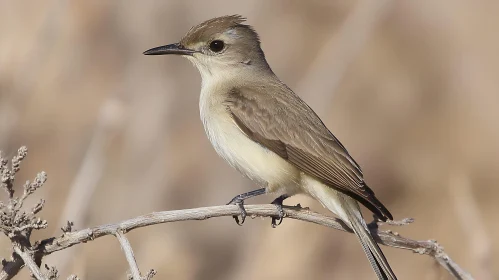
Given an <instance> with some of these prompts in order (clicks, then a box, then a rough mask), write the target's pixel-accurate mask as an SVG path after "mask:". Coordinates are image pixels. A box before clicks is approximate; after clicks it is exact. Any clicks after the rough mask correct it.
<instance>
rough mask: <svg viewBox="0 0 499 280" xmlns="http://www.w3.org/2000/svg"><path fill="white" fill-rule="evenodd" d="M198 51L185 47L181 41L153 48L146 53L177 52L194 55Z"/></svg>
mask: <svg viewBox="0 0 499 280" xmlns="http://www.w3.org/2000/svg"><path fill="white" fill-rule="evenodd" d="M195 52H196V51H194V50H189V49H186V48H184V46H182V45H180V44H179V43H176V44H169V45H166V46H161V47H156V48H152V49H150V50H147V51H145V52H144V54H145V55H164V54H177V55H192V54H193V53H195Z"/></svg>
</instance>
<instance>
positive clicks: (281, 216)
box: [271, 194, 289, 228]
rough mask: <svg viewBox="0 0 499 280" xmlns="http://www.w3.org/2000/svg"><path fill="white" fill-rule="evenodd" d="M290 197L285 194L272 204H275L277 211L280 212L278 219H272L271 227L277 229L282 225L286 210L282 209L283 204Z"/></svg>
mask: <svg viewBox="0 0 499 280" xmlns="http://www.w3.org/2000/svg"><path fill="white" fill-rule="evenodd" d="M288 197H289V195H287V194H283V195H281V196H279V197H278V198H276V199H274V201H272V202H271V204H274V205H275V206H276V207H277V211H278V212H279V217H278V218H276V217H272V223H271V225H272V227H273V228H276V227H277V226H278V225H280V224H281V223H282V220H283V219H284V210H283V209H282V202H283V201H284V200H285V199H286V198H288Z"/></svg>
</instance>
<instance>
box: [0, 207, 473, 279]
mask: <svg viewBox="0 0 499 280" xmlns="http://www.w3.org/2000/svg"><path fill="white" fill-rule="evenodd" d="M245 208H246V211H247V212H248V215H250V216H252V217H275V216H278V214H279V213H278V211H277V209H276V207H275V206H274V205H247V206H245ZM284 212H285V215H286V217H288V218H291V219H295V220H300V221H306V222H311V223H315V224H318V225H323V226H327V227H330V228H334V229H337V230H341V231H346V232H351V230H350V229H349V228H348V227H347V226H346V225H344V224H343V223H342V222H341V220H339V219H336V218H332V217H328V216H324V215H321V214H319V213H316V212H313V211H310V210H308V209H304V208H299V207H284ZM237 214H239V209H238V207H237V206H234V205H223V206H213V207H202V208H194V209H185V210H173V211H163V212H154V213H151V214H147V215H144V216H140V217H136V218H133V219H130V220H125V221H122V222H120V223H117V224H107V225H102V226H97V227H93V228H87V229H83V230H79V231H75V232H71V233H66V234H64V235H62V236H61V237H58V238H49V239H46V240H43V241H42V242H40V243H39V244H38V248H37V249H36V252H37V253H38V254H40V255H43V256H45V255H48V254H51V253H53V252H56V251H60V250H64V249H66V248H68V247H71V246H74V245H76V244H80V243H85V242H89V241H92V240H94V239H96V238H99V237H102V236H106V235H115V234H116V232H117V231H118V230H120V229H121V230H123V231H126V232H128V231H131V230H134V229H136V228H141V227H146V226H151V225H155V224H161V223H169V222H179V221H189V220H206V219H209V218H215V217H223V216H229V217H232V216H233V215H237ZM372 233H373V235H374V236H375V238H376V239H377V241H378V242H379V243H380V244H383V245H386V246H390V247H395V248H401V249H406V250H411V251H413V252H415V253H418V254H425V255H429V256H431V257H433V258H435V260H436V261H437V262H438V263H439V264H440V265H441V266H443V267H444V268H445V269H446V270H447V271H449V273H450V274H451V275H453V276H454V277H455V278H456V279H465V280H469V279H473V278H472V277H471V275H469V274H468V273H467V272H466V271H465V270H464V269H462V268H461V267H460V266H459V265H458V264H457V263H455V262H454V261H453V260H452V259H451V258H450V257H449V256H448V255H447V253H445V251H444V250H443V248H442V247H441V246H440V245H439V244H438V243H437V242H436V241H433V240H429V241H416V240H411V239H408V238H404V237H402V236H400V235H398V234H394V233H392V232H391V231H379V230H378V229H377V228H374V229H373V230H372ZM17 261H20V260H17ZM5 269H6V268H5V267H4V270H5ZM11 273H15V272H14V271H12V272H11ZM0 276H1V275H0ZM0 279H7V278H2V277H0Z"/></svg>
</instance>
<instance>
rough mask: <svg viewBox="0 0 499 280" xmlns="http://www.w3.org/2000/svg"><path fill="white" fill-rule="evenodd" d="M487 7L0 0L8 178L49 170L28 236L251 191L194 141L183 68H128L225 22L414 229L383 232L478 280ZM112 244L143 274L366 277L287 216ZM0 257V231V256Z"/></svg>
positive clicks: (367, 1) (91, 252) (333, 242)
mask: <svg viewBox="0 0 499 280" xmlns="http://www.w3.org/2000/svg"><path fill="white" fill-rule="evenodd" d="M498 10H499V2H497V1H464V0H458V1H456V0H441V1H437V2H435V1H429V0H428V1H389V0H385V1H379V0H359V1H284V0H283V1H264V0H260V1H244V2H243V1H237V2H236V1H194V0H190V1H158V0H155V1H98V0H92V1H60V0H52V1H3V2H1V3H0V34H2V39H1V42H0V149H1V150H2V151H3V152H4V154H5V155H6V156H12V155H14V154H15V152H16V150H17V149H18V148H19V147H20V146H21V145H27V146H28V148H29V151H30V152H29V155H28V159H27V161H25V162H24V163H23V168H22V171H21V173H20V176H19V177H18V183H19V184H21V182H23V180H26V179H31V178H32V177H34V175H35V174H36V172H38V171H41V170H44V171H46V172H47V173H48V175H49V181H48V182H47V184H46V185H45V186H44V187H43V189H41V190H40V191H39V192H38V193H37V196H38V197H43V198H45V199H46V200H47V202H46V206H45V209H44V211H43V212H42V216H43V217H44V218H45V219H47V220H48V222H49V227H48V229H46V230H43V231H40V232H37V234H36V235H35V236H34V237H33V239H38V238H45V237H50V236H54V235H60V233H61V232H60V227H61V226H63V225H64V224H65V222H66V221H67V220H72V221H74V223H75V228H76V229H82V228H85V227H91V226H96V225H100V224H105V223H113V222H118V221H120V220H124V219H128V218H132V217H135V216H138V215H142V214H146V213H149V212H152V211H162V210H172V209H183V208H194V207H201V206H212V205H221V204H225V203H226V202H228V201H229V200H230V199H231V198H232V197H233V196H235V195H236V194H239V193H243V192H246V191H249V190H253V189H255V188H256V186H255V185H254V184H252V183H251V182H250V181H248V180H247V179H245V178H243V177H242V176H241V175H239V173H237V172H236V171H234V170H232V169H231V168H230V167H229V166H228V165H227V164H226V163H225V162H224V161H223V160H222V159H221V158H219V157H218V156H217V155H216V153H215V151H214V149H213V148H212V147H211V145H210V144H209V142H208V140H207V138H206V136H205V134H204V130H203V128H202V125H201V122H200V120H199V112H198V97H199V90H200V83H201V80H200V76H199V74H198V73H197V70H196V69H194V67H192V65H190V63H189V62H187V61H186V60H184V59H182V58H180V57H171V56H169V57H146V56H143V55H142V52H143V51H144V50H146V49H149V48H151V47H156V46H159V45H163V44H166V43H173V42H177V41H178V40H180V38H181V37H182V35H183V34H185V33H186V32H187V31H188V30H189V28H190V27H191V26H193V25H196V24H198V23H200V22H202V21H204V20H207V19H210V18H213V17H216V16H221V15H228V14H236V13H237V14H241V15H244V16H246V17H247V18H248V23H249V24H251V25H253V26H254V27H255V28H256V30H257V31H258V32H259V33H260V35H261V39H262V42H263V49H264V51H265V53H266V55H267V59H268V61H269V63H270V65H271V66H272V67H273V69H274V71H275V72H276V73H277V75H278V76H279V77H280V78H281V79H282V80H283V81H284V82H285V83H287V85H288V86H290V87H291V88H292V89H293V90H294V91H295V92H297V93H298V94H299V95H300V96H302V97H303V99H304V100H305V101H307V102H308V103H309V104H310V105H311V107H312V108H314V109H315V111H316V112H317V113H318V115H319V116H321V118H322V119H323V120H324V122H325V123H326V125H327V126H328V127H329V128H330V129H331V131H332V132H333V133H334V134H335V135H336V136H337V137H338V138H339V139H340V140H341V141H342V142H343V144H344V145H345V146H346V147H347V148H348V150H349V151H350V153H351V154H352V156H353V157H354V158H355V159H356V161H357V162H358V163H359V164H360V165H361V166H362V167H363V170H364V173H365V177H366V181H367V182H368V184H369V185H370V186H371V188H372V189H374V190H375V191H376V194H377V197H379V199H380V200H381V201H382V202H383V203H384V204H385V205H386V206H387V207H388V208H389V209H390V211H391V212H392V213H393V214H394V216H395V218H396V219H402V218H405V217H413V218H415V219H416V222H415V223H414V224H412V225H409V226H405V227H402V228H392V230H394V231H398V232H400V233H401V234H402V235H404V236H407V237H409V238H412V239H421V240H427V239H436V240H438V241H439V242H440V243H441V244H442V245H443V246H444V247H445V249H446V251H447V252H448V253H449V254H450V256H451V257H453V258H454V260H455V261H456V262H457V263H458V264H460V265H461V266H462V267H463V268H464V269H466V270H468V271H469V272H471V273H472V274H473V276H474V277H475V278H476V279H498V278H499V268H498V267H497V266H494V265H493V264H494V263H497V261H498V255H499V252H498V251H499V244H498V241H497V238H494V237H497V236H499V225H498V224H497V222H496V221H497V217H496V214H497V212H498V211H497V210H498V209H499V208H498V206H497V196H498V195H499V189H498V186H497V182H498V181H499V172H498V170H499V127H498V118H499V110H498V105H499V94H498V90H499V79H498V75H499V55H498V54H497V50H498V49H499V36H498V33H497V28H496V27H497V26H499V17H497V11H498ZM273 199H274V197H273V196H267V197H261V198H257V199H254V200H251V201H250V202H248V203H267V202H270V201H271V200H273ZM31 200H32V202H33V203H34V201H35V198H31ZM298 202H299V203H301V204H302V205H303V206H308V207H311V208H312V209H313V210H315V211H320V212H323V213H327V212H325V211H324V210H323V209H322V207H321V206H320V205H318V204H317V203H315V202H312V201H311V200H309V199H306V198H305V197H301V196H297V197H294V198H292V199H289V200H288V201H287V204H296V203H298ZM366 215H367V217H370V214H368V213H366ZM127 236H128V237H129V238H130V241H131V243H132V246H133V248H134V250H135V254H136V258H137V261H138V263H139V266H140V268H141V270H142V272H144V273H145V272H146V271H147V270H149V269H150V268H154V269H156V270H157V271H158V274H157V276H156V277H155V279H156V278H157V279H179V280H191V279H237V280H252V279H374V274H373V272H372V271H371V268H370V266H369V264H368V262H367V259H366V258H365V256H364V254H363V252H362V250H361V247H360V246H359V245H358V242H357V240H356V238H355V236H354V235H351V234H346V233H343V232H338V231H335V230H330V229H327V228H324V227H320V226H316V225H312V224H307V223H303V222H297V221H293V220H284V222H283V224H282V225H281V226H279V227H278V228H277V229H272V228H271V227H270V219H255V220H251V219H249V220H248V221H247V222H246V223H245V225H244V226H243V227H239V226H237V225H236V224H235V223H234V221H233V220H232V218H229V217H227V218H218V219H211V220H208V221H197V222H182V223H173V224H163V225H157V226H153V227H148V228H142V229H138V230H135V231H133V232H131V233H129V234H128V235H127ZM10 248H11V247H10V243H9V242H8V240H7V238H1V239H0V249H1V250H0V253H1V256H2V257H7V256H8V255H9V254H10ZM383 250H384V252H385V254H386V255H387V258H388V260H389V261H390V263H391V265H392V267H393V269H394V271H395V273H396V274H397V276H398V277H399V279H449V276H448V275H447V272H446V271H443V269H442V268H440V267H439V266H438V265H437V264H435V262H434V261H433V260H432V259H431V258H430V257H427V256H420V255H416V254H413V253H412V252H410V251H404V250H400V249H393V248H387V247H383ZM44 261H45V262H47V263H48V264H49V265H53V266H56V267H57V268H58V269H59V271H60V272H61V275H62V276H63V277H64V278H63V279H65V277H67V276H68V275H69V274H70V273H75V274H77V275H78V276H79V277H80V278H81V279H125V276H126V271H127V269H128V265H127V263H126V260H125V257H124V255H123V254H122V252H121V250H120V246H119V243H118V241H117V240H116V239H115V238H113V237H104V238H101V239H98V240H95V241H93V242H90V243H87V244H83V245H79V246H76V247H73V248H71V249H69V250H65V251H62V252H57V253H55V254H53V255H51V256H49V257H47V258H45V259H44ZM18 278H19V279H27V278H28V273H27V272H26V270H24V271H23V272H22V273H20V275H19V276H18Z"/></svg>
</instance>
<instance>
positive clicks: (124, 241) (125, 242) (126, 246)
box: [115, 230, 142, 280]
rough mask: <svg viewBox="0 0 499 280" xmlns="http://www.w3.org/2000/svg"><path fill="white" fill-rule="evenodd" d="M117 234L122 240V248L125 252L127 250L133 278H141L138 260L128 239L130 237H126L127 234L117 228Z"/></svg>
mask: <svg viewBox="0 0 499 280" xmlns="http://www.w3.org/2000/svg"><path fill="white" fill-rule="evenodd" d="M115 235H116V238H118V240H119V241H120V245H121V249H123V252H125V257H126V260H127V261H128V265H129V266H130V273H131V274H132V279H133V280H141V279H142V277H141V276H140V270H139V266H138V265H137V261H136V260H135V256H134V254H133V250H132V246H131V245H130V242H129V241H128V239H127V238H126V237H125V235H124V234H123V232H122V231H121V230H117V231H116V233H115Z"/></svg>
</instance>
